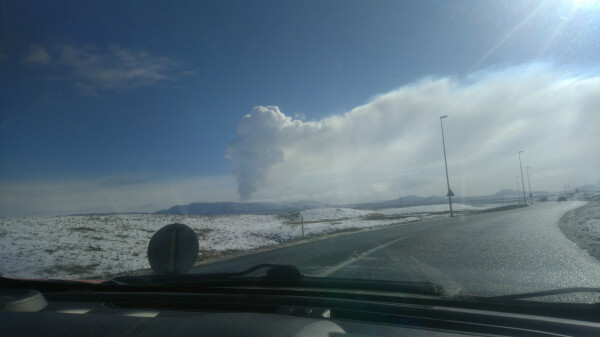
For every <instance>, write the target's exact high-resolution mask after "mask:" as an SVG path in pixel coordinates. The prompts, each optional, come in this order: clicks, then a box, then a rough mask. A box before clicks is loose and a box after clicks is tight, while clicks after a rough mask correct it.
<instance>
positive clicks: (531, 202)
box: [527, 166, 533, 205]
mask: <svg viewBox="0 0 600 337" xmlns="http://www.w3.org/2000/svg"><path fill="white" fill-rule="evenodd" d="M527 184H529V201H530V204H532V205H533V194H532V193H531V180H529V166H527Z"/></svg>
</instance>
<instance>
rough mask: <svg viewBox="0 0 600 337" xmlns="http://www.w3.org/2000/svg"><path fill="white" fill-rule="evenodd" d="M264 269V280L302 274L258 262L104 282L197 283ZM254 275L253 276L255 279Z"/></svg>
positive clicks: (290, 268)
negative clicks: (242, 266) (220, 269)
mask: <svg viewBox="0 0 600 337" xmlns="http://www.w3.org/2000/svg"><path fill="white" fill-rule="evenodd" d="M260 269H265V270H266V273H265V274H264V275H263V276H261V277H260V278H261V279H264V280H301V279H302V278H303V277H304V276H303V275H302V274H301V273H300V271H299V270H298V268H296V267H295V266H292V265H281V264H267V263H265V264H258V265H256V266H254V267H251V268H248V269H246V270H243V271H240V272H234V273H231V272H229V273H212V274H152V275H136V276H120V277H115V278H113V279H112V280H110V281H108V282H105V284H111V283H113V284H118V285H184V284H197V283H199V282H206V281H217V280H218V281H224V280H232V279H236V278H242V277H245V276H249V275H250V274H252V273H254V272H256V271H258V270H260ZM255 278H256V277H253V279H255Z"/></svg>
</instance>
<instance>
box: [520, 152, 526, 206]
mask: <svg viewBox="0 0 600 337" xmlns="http://www.w3.org/2000/svg"><path fill="white" fill-rule="evenodd" d="M521 153H523V150H521V151H519V167H521V186H523V203H524V204H525V205H527V199H526V197H525V179H524V178H523V165H521Z"/></svg>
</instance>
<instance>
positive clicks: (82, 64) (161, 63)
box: [24, 45, 185, 93]
mask: <svg viewBox="0 0 600 337" xmlns="http://www.w3.org/2000/svg"><path fill="white" fill-rule="evenodd" d="M24 61H25V62H26V63H28V64H36V65H40V66H46V67H49V68H51V70H52V71H53V72H54V73H55V75H53V76H52V78H53V79H58V80H63V81H70V82H72V83H73V84H74V85H75V86H77V87H79V88H80V89H81V90H83V91H84V92H87V93H96V92H98V91H114V90H124V89H132V88H138V87H146V86H151V85H155V84H157V83H159V82H163V81H168V80H172V79H174V78H176V77H179V76H182V75H181V74H182V71H181V70H179V68H180V67H181V65H180V64H179V63H178V62H177V61H175V60H173V59H170V58H167V57H161V56H156V55H152V54H150V53H147V52H145V51H140V50H132V49H128V48H123V47H120V46H117V45H112V46H109V47H108V48H106V49H101V48H97V47H93V46H86V47H76V46H72V45H54V46H52V47H50V48H44V47H42V46H39V45H34V46H31V47H30V51H29V53H28V54H27V55H25V58H24ZM183 73H185V71H183Z"/></svg>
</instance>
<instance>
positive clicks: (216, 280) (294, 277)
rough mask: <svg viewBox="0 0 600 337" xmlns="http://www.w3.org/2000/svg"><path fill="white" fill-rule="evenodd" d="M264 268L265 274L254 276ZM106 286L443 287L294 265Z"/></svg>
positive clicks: (123, 280) (408, 290)
mask: <svg viewBox="0 0 600 337" xmlns="http://www.w3.org/2000/svg"><path fill="white" fill-rule="evenodd" d="M261 269H264V270H265V272H264V274H262V275H261V276H251V275H252V274H255V273H257V272H258V271H260V270H261ZM103 284H105V285H124V286H148V287H174V288H178V289H186V290H194V289H206V288H211V287H214V288H223V287H269V288H295V289H298V288H302V289H311V290H315V289H329V290H346V291H348V290H353V291H375V292H393V293H404V294H420V295H433V296H441V295H443V294H444V290H443V288H442V286H440V285H438V284H434V283H430V282H407V281H380V280H367V279H350V278H329V277H327V278H323V277H310V276H305V275H302V274H301V273H300V271H299V270H298V268H296V267H295V266H293V265H281V264H259V265H256V266H254V267H251V268H249V269H246V270H243V271H240V272H234V273H213V274H167V275H164V274H163V275H139V276H121V277H116V278H114V279H112V280H110V281H107V282H104V283H103Z"/></svg>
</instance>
